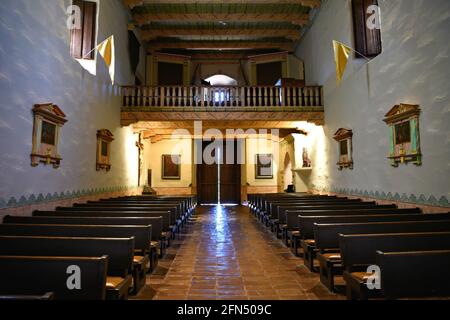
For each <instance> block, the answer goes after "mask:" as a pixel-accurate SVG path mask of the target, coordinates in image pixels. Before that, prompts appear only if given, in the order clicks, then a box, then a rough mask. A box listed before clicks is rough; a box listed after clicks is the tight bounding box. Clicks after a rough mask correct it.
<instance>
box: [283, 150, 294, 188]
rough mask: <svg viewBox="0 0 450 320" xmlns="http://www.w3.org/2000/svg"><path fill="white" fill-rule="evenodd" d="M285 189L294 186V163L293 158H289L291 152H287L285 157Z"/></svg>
mask: <svg viewBox="0 0 450 320" xmlns="http://www.w3.org/2000/svg"><path fill="white" fill-rule="evenodd" d="M283 172H284V177H283V181H284V186H283V187H284V189H283V190H287V188H288V186H290V185H292V184H293V182H294V181H293V178H292V161H291V157H290V156H289V152H286V156H285V157H284V171H283Z"/></svg>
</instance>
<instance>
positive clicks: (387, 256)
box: [376, 250, 450, 299]
mask: <svg viewBox="0 0 450 320" xmlns="http://www.w3.org/2000/svg"><path fill="white" fill-rule="evenodd" d="M376 263H377V265H378V266H379V267H380V269H381V288H382V289H381V290H382V292H383V295H384V296H385V297H387V298H388V299H398V298H415V297H421V298H423V297H438V296H444V297H448V296H450V282H449V281H448V271H449V270H450V250H439V251H422V252H420V251H414V252H380V251H378V252H377V257H376ZM412 266H413V267H412ZM416 266H417V267H416Z"/></svg>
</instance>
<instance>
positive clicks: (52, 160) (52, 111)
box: [31, 103, 67, 169]
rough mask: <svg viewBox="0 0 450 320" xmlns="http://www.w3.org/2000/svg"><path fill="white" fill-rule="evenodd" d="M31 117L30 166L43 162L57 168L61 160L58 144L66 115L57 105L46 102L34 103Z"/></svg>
mask: <svg viewBox="0 0 450 320" xmlns="http://www.w3.org/2000/svg"><path fill="white" fill-rule="evenodd" d="M33 117H34V120H33V140H32V151H31V166H32V167H37V166H38V165H39V163H44V164H45V165H49V164H51V165H53V168H55V169H57V168H59V166H60V164H61V160H62V158H61V156H60V155H59V152H58V145H59V137H60V133H61V128H62V126H63V125H64V124H65V123H66V122H67V120H66V115H65V114H64V112H62V110H61V109H60V108H59V107H58V106H57V105H54V104H53V103H46V104H36V105H34V107H33Z"/></svg>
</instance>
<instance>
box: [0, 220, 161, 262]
mask: <svg viewBox="0 0 450 320" xmlns="http://www.w3.org/2000/svg"><path fill="white" fill-rule="evenodd" d="M62 212H63V211H35V212H34V213H33V216H32V217H12V216H6V217H5V218H4V219H3V222H4V223H18V224H22V223H32V224H79V225H117V226H121V225H151V226H152V237H151V248H152V250H151V255H150V257H151V266H150V269H151V270H154V267H156V265H157V256H159V257H160V258H163V257H164V255H165V252H166V248H167V247H168V246H169V245H170V228H169V226H168V224H169V223H168V218H169V217H168V215H167V213H159V214H158V213H151V214H149V215H146V214H142V213H138V214H132V215H127V214H116V213H111V212H85V211H82V212H75V211H71V212H70V214H66V213H64V214H62ZM164 216H165V218H166V219H164ZM33 218H35V219H33ZM40 221H42V223H40ZM164 222H165V223H164ZM158 251H159V252H158Z"/></svg>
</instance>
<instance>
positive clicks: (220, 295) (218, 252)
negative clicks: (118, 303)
mask: <svg viewBox="0 0 450 320" xmlns="http://www.w3.org/2000/svg"><path fill="white" fill-rule="evenodd" d="M136 298H137V299H170V300H178V299H188V300H194V299H202V300H203V299H205V300H211V299H220V300H223V299H236V300H241V299H242V300H247V299H251V300H259V299H270V300H275V299H283V300H284V299H302V300H303V299H342V298H343V297H342V296H337V295H334V294H330V293H329V292H328V290H327V289H325V287H323V286H322V285H321V284H320V282H319V276H318V275H317V274H313V273H310V272H309V271H308V270H307V269H306V267H304V266H303V265H302V260H301V259H299V258H297V257H295V256H294V255H292V254H291V252H290V250H289V249H288V248H286V247H285V246H284V245H283V244H282V243H281V241H280V240H278V239H275V238H274V237H273V235H272V234H271V233H270V232H268V231H266V230H265V229H264V228H263V227H262V226H261V225H260V224H259V223H258V222H257V221H256V220H255V219H254V218H253V216H252V215H251V214H250V213H249V210H248V208H246V207H238V206H236V207H218V206H217V207H199V208H197V213H196V215H195V217H194V219H193V221H192V222H190V224H189V226H188V227H187V229H186V230H185V233H184V234H183V235H182V236H181V239H180V240H179V241H175V242H174V244H173V246H172V247H171V249H170V250H169V251H168V254H167V256H166V258H165V259H162V260H160V261H159V267H158V269H157V270H156V272H155V273H154V274H152V275H151V276H148V278H147V286H146V287H145V288H144V289H143V290H142V292H141V293H140V295H138V296H137V297H136Z"/></svg>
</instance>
